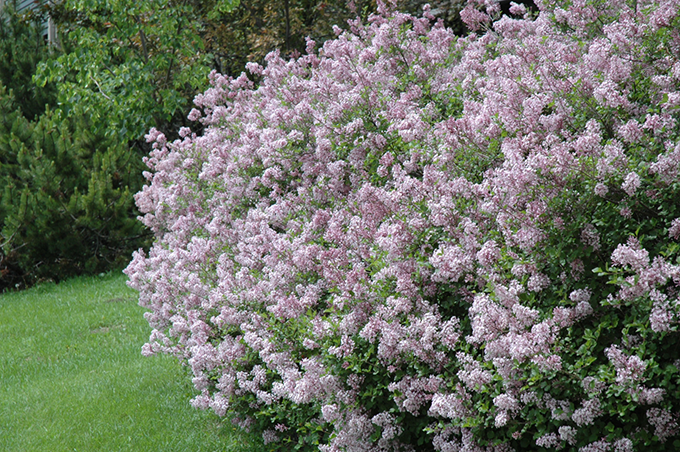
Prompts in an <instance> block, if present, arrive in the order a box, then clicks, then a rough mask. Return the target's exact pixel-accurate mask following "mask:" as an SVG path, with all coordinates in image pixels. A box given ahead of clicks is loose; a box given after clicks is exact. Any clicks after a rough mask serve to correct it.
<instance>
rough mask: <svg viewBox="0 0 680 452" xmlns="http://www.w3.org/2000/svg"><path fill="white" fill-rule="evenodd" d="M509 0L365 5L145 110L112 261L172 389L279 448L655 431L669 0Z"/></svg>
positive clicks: (678, 44) (672, 336)
mask: <svg viewBox="0 0 680 452" xmlns="http://www.w3.org/2000/svg"><path fill="white" fill-rule="evenodd" d="M535 3H536V6H537V8H538V11H537V12H533V11H530V10H527V9H526V8H525V7H523V6H521V5H516V4H515V5H512V6H511V8H510V14H511V15H501V14H500V7H499V4H498V3H495V2H490V1H483V0H479V1H472V2H471V3H469V4H468V6H467V7H466V8H465V9H464V10H463V12H462V13H461V14H462V17H463V19H464V20H465V21H466V23H467V26H468V27H469V28H470V29H472V30H473V31H474V32H473V33H472V34H470V35H469V36H467V37H464V38H459V37H457V36H455V34H454V33H453V32H452V31H451V30H449V29H446V28H445V27H443V26H442V25H441V24H440V23H434V24H433V22H434V21H433V20H431V19H432V16H431V15H430V14H429V12H428V10H427V9H425V17H424V18H415V17H412V16H409V15H405V14H401V13H397V12H389V11H388V10H387V9H386V8H385V7H384V6H382V7H381V8H380V10H379V13H378V14H376V15H373V16H371V17H370V19H369V20H368V21H367V22H366V23H361V22H360V21H359V20H357V21H355V22H353V23H351V26H350V28H349V29H348V30H346V31H341V30H339V29H337V37H336V39H334V40H329V41H326V42H325V43H324V45H323V46H322V47H321V48H320V49H318V50H316V49H315V44H314V42H312V41H308V43H307V53H306V54H305V55H302V56H300V57H299V58H293V59H284V58H282V57H281V56H280V55H279V54H278V53H272V54H270V55H269V56H268V58H267V61H266V66H260V65H258V64H249V65H248V67H247V69H248V71H249V72H250V74H252V76H253V77H260V78H261V83H260V84H259V85H258V86H257V87H255V86H254V84H253V82H252V81H251V79H249V76H248V75H246V74H243V75H241V76H240V77H238V78H236V79H230V78H227V77H224V76H221V75H219V74H216V73H212V75H211V77H210V81H211V85H212V87H211V88H210V89H208V90H207V91H206V92H205V93H204V94H202V95H199V96H197V97H196V99H195V103H196V109H194V110H192V112H191V114H190V119H192V120H196V121H199V122H200V127H201V128H202V129H201V130H202V132H201V134H195V133H192V131H191V130H190V129H188V128H182V129H181V130H179V134H180V136H181V139H179V140H176V141H174V142H169V141H168V140H167V139H166V138H165V136H164V135H163V134H161V133H160V132H158V131H156V130H152V131H151V132H150V133H149V135H148V140H149V141H150V142H152V143H153V147H154V149H153V151H152V153H151V155H150V156H149V157H148V159H147V161H146V162H147V165H148V166H149V168H150V170H151V171H150V172H149V173H147V174H146V177H147V180H148V185H147V186H146V187H144V189H143V190H142V191H141V192H140V193H139V194H137V197H136V202H137V205H138V207H139V209H140V210H141V211H142V212H143V213H144V217H143V221H144V223H145V224H146V225H147V226H148V227H149V228H151V229H152V230H153V232H154V234H155V243H154V245H153V247H152V248H151V250H150V251H149V253H148V254H145V253H144V252H141V251H140V252H138V253H136V254H135V257H134V260H133V262H132V263H131V264H130V265H129V267H128V268H127V270H126V272H127V274H128V275H129V277H130V285H131V286H132V287H134V288H135V289H137V290H138V291H139V292H140V303H141V304H142V305H143V306H145V307H147V308H148V309H149V310H150V311H149V312H148V313H147V319H148V321H149V323H150V325H151V327H152V328H153V331H152V334H151V337H150V340H149V342H148V344H146V345H145V347H144V352H145V353H147V354H154V353H159V352H164V353H171V354H174V355H176V356H178V357H179V358H181V359H182V360H184V362H186V364H187V365H188V366H190V368H191V370H192V373H193V382H194V385H195V387H196V388H197V390H198V391H200V394H199V395H198V396H197V397H196V398H195V399H194V401H193V403H194V405H195V406H197V407H202V408H208V407H210V408H212V409H213V410H214V411H215V412H217V413H218V414H220V415H227V414H230V415H233V416H235V419H236V421H237V422H239V423H240V425H242V426H243V427H246V428H249V429H252V430H254V431H256V432H259V433H261V434H262V436H263V439H264V441H265V442H267V443H268V444H269V447H271V448H273V449H278V450H291V449H292V448H298V449H300V450H315V449H320V450H323V451H329V452H330V451H340V450H345V451H379V450H418V451H423V450H437V451H456V450H466V451H509V450H518V451H519V450H561V449H564V450H574V451H575V450H579V451H581V452H595V451H616V452H622V451H633V450H638V451H642V450H645V451H647V450H649V451H652V450H668V448H669V447H671V444H673V445H674V446H673V447H676V448H677V447H680V442H678V441H679V440H678V432H679V425H678V414H679V413H680V388H679V386H678V383H679V379H680V347H678V344H677V342H676V340H677V338H678V336H676V334H677V332H678V322H679V320H680V306H679V302H680V300H679V298H678V296H679V292H678V288H679V287H680V266H679V263H680V262H679V259H680V254H679V251H680V244H679V243H678V239H680V203H678V200H679V199H680V190H679V189H680V179H679V177H678V176H679V175H680V124H678V114H679V107H680V33H678V30H680V1H678V0H663V1H644V0H638V1H624V0H618V1H603V0H573V1H551V0H540V1H536V2H535ZM203 128H204V129H203Z"/></svg>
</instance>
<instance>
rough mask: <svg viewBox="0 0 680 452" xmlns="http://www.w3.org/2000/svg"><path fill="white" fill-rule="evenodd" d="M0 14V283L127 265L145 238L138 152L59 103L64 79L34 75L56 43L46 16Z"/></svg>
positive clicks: (1, 286)
mask: <svg viewBox="0 0 680 452" xmlns="http://www.w3.org/2000/svg"><path fill="white" fill-rule="evenodd" d="M0 13H1V14H0V52H2V55H1V58H0V290H4V289H6V288H15V287H22V286H25V285H29V284H31V283H33V282H35V281H36V280H39V279H43V278H48V279H53V280H61V279H63V278H65V277H68V276H72V275H76V274H83V273H94V272H97V273H98V272H101V271H104V270H108V269H111V268H122V267H124V266H125V264H126V263H127V262H128V261H129V256H130V254H131V253H132V251H133V250H135V249H137V248H139V247H140V246H142V245H144V244H145V243H148V233H146V231H145V228H144V227H143V225H141V224H139V222H137V221H136V216H137V215H138V211H137V210H136V208H135V207H134V200H133V197H132V195H133V193H135V192H136V191H138V190H139V189H140V188H141V186H142V184H143V179H142V178H141V177H140V173H141V171H142V165H143V164H142V161H141V158H142V157H141V153H139V152H138V151H135V149H131V148H129V147H128V146H127V142H121V141H119V140H118V139H117V137H106V136H105V134H104V133H103V132H102V131H100V132H97V130H96V128H95V127H94V125H93V118H91V117H90V116H89V115H86V114H75V113H74V114H70V115H68V114H66V112H64V111H63V110H61V109H59V108H58V107H57V106H56V105H55V104H56V97H55V96H56V91H58V87H56V86H55V85H51V84H44V85H42V86H40V85H38V84H36V83H34V82H33V75H34V74H35V72H36V68H37V66H38V65H39V64H40V62H44V61H46V60H47V59H48V58H50V55H51V53H52V52H53V49H52V50H51V49H49V48H48V46H47V44H46V43H45V42H44V41H43V38H42V35H41V30H40V21H39V20H38V21H37V23H36V21H35V19H36V18H35V17H30V16H24V15H21V14H17V13H16V12H15V11H14V10H13V9H12V8H11V5H10V4H7V5H5V7H4V9H3V11H1V12H0ZM37 19H39V17H38V18H37Z"/></svg>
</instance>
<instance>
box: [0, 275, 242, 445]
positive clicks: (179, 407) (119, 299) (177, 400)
mask: <svg viewBox="0 0 680 452" xmlns="http://www.w3.org/2000/svg"><path fill="white" fill-rule="evenodd" d="M125 280H126V279H125V276H124V275H122V274H108V275H104V276H100V277H90V278H76V279H73V280H70V281H65V282H62V283H60V284H58V285H57V284H53V283H49V284H43V285H40V286H38V287H35V288H32V289H29V290H26V291H22V292H16V293H6V294H1V295H0V451H19V452H23V451H27V452H39V451H49V452H59V451H70V452H72V451H83V452H92V451H106V452H111V451H156V452H160V451H173V452H175V451H192V452H200V451H211V452H212V451H232V452H236V451H242V452H246V451H250V450H255V446H253V445H252V443H250V444H251V445H250V446H249V445H248V441H247V440H246V438H245V437H244V436H243V435H242V434H240V433H239V432H237V431H235V430H234V429H233V428H232V426H231V423H230V422H229V421H226V420H222V419H220V418H218V417H217V416H215V415H214V414H213V413H210V412H204V411H199V410H196V409H194V408H192V407H191V406H190V404H189V400H190V398H191V397H192V396H193V392H192V388H191V383H190V379H189V377H188V376H187V375H186V372H185V370H184V369H182V366H181V365H180V364H179V363H178V362H177V361H176V360H175V359H174V358H172V357H169V356H156V357H151V358H145V357H143V356H141V352H140V350H141V346H142V344H143V343H144V342H145V341H146V339H147V338H148V335H149V332H150V328H149V326H148V324H147V323H146V320H144V318H143V313H144V309H143V308H141V307H139V306H138V305H137V299H136V292H134V291H133V290H131V289H129V288H128V287H127V286H126V285H125Z"/></svg>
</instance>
